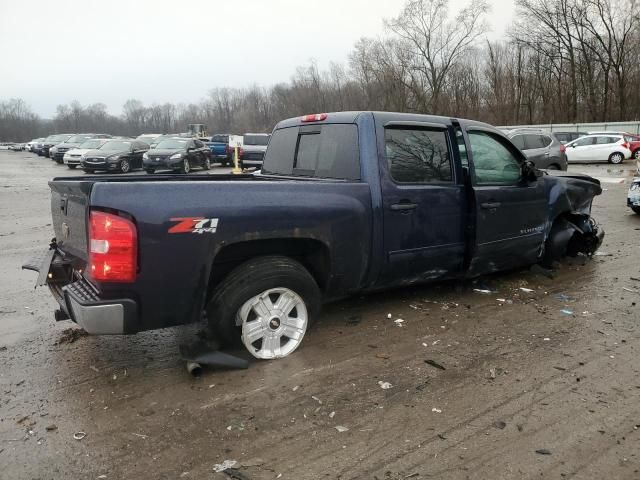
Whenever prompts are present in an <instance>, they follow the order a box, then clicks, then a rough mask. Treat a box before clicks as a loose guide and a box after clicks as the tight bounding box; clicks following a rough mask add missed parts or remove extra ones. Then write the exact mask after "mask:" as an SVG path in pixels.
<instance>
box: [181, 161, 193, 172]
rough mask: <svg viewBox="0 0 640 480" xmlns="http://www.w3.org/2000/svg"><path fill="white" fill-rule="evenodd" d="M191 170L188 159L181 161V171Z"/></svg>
mask: <svg viewBox="0 0 640 480" xmlns="http://www.w3.org/2000/svg"><path fill="white" fill-rule="evenodd" d="M190 171H191V164H190V163H189V159H188V158H185V159H184V160H183V161H182V165H181V166H180V172H181V173H189V172H190Z"/></svg>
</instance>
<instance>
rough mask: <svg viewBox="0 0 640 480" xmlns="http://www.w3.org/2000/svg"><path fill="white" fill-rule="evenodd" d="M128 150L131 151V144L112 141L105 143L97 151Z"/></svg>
mask: <svg viewBox="0 0 640 480" xmlns="http://www.w3.org/2000/svg"><path fill="white" fill-rule="evenodd" d="M130 149H131V142H121V141H112V142H107V143H105V144H104V145H102V146H101V147H100V148H99V149H98V150H108V151H114V152H121V151H124V150H130Z"/></svg>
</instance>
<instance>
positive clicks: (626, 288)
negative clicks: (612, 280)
mask: <svg viewBox="0 0 640 480" xmlns="http://www.w3.org/2000/svg"><path fill="white" fill-rule="evenodd" d="M622 289H623V290H624V291H625V292H631V293H640V292H639V291H638V290H634V289H633V288H628V287H622Z"/></svg>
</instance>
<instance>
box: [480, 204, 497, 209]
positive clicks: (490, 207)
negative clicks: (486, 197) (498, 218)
mask: <svg viewBox="0 0 640 480" xmlns="http://www.w3.org/2000/svg"><path fill="white" fill-rule="evenodd" d="M480 206H481V207H482V208H486V209H487V210H493V209H494V208H498V207H499V206H500V202H485V203H481V204H480Z"/></svg>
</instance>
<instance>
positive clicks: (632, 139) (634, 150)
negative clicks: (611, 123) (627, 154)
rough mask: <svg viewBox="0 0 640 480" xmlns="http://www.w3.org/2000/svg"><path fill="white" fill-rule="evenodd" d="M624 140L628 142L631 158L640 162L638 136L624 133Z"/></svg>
mask: <svg viewBox="0 0 640 480" xmlns="http://www.w3.org/2000/svg"><path fill="white" fill-rule="evenodd" d="M624 139H625V140H626V141H627V142H629V150H631V158H635V159H636V160H640V135H633V134H631V133H625V134H624Z"/></svg>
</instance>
